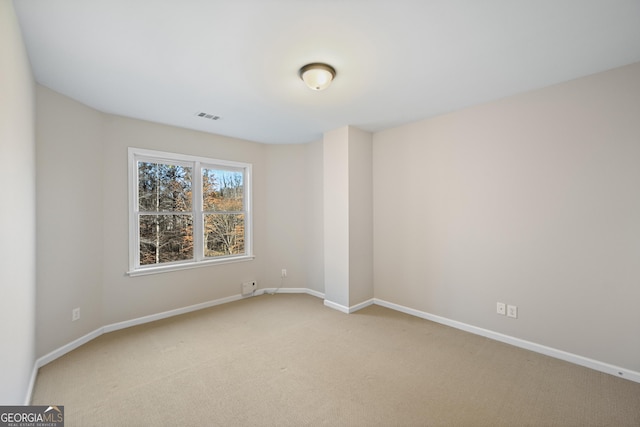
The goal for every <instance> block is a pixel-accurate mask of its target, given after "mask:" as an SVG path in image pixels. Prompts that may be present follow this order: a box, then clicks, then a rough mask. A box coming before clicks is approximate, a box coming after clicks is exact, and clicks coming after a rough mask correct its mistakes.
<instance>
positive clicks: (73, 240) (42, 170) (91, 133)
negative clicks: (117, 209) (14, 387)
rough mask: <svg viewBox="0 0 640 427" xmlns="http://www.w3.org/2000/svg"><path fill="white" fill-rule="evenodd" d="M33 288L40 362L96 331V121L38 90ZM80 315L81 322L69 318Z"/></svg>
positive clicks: (98, 117) (99, 172)
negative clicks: (75, 311)
mask: <svg viewBox="0 0 640 427" xmlns="http://www.w3.org/2000/svg"><path fill="white" fill-rule="evenodd" d="M36 95H37V130H36V137H37V141H38V142H37V168H38V179H37V201H38V203H37V239H38V250H37V254H38V261H37V267H38V280H37V282H38V286H37V307H38V310H37V313H36V318H37V329H36V342H37V346H36V351H37V354H38V355H39V356H42V355H44V354H46V353H48V352H50V351H51V350H54V349H56V348H58V347H59V346H60V345H61V344H66V343H69V342H71V341H73V340H74V339H76V338H78V337H81V336H83V335H85V334H87V333H89V332H91V331H93V330H95V329H96V328H98V327H100V326H102V325H103V323H102V321H103V319H102V259H103V247H102V235H103V221H102V217H103V205H102V188H103V182H102V178H103V165H102V156H103V150H102V126H103V115H102V114H100V113H98V112H97V111H95V110H92V109H90V108H88V107H85V106H84V105H82V104H79V103H77V102H75V101H72V100H71V99H68V98H65V97H63V96H60V95H59V94H57V93H56V92H53V91H51V90H49V89H47V88H44V87H42V86H39V85H38V86H37V92H36ZM76 307H79V308H80V320H79V321H75V322H72V321H71V312H72V310H73V309H74V308H76Z"/></svg>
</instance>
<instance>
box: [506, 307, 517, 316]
mask: <svg viewBox="0 0 640 427" xmlns="http://www.w3.org/2000/svg"><path fill="white" fill-rule="evenodd" d="M507 317H513V318H514V319H517V318H518V307H517V306H515V305H508V306H507Z"/></svg>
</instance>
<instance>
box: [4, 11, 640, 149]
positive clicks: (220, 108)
mask: <svg viewBox="0 0 640 427" xmlns="http://www.w3.org/2000/svg"><path fill="white" fill-rule="evenodd" d="M14 4H15V8H16V11H17V14H18V18H19V21H20V24H21V27H22V31H23V34H24V38H25V43H26V46H27V50H28V53H29V57H30V60H31V63H32V67H33V71H34V74H35V78H36V80H37V81H38V82H39V83H41V84H43V85H44V86H47V87H49V88H51V89H53V90H55V91H57V92H60V93H62V94H64V95H67V96H69V97H71V98H74V99H76V100H78V101H80V102H82V103H84V104H86V105H89V106H91V107H93V108H95V109H98V110H100V111H104V112H107V113H113V114H119V115H123V116H128V117H134V118H139V119H144V120H149V121H153V122H160V123H165V124H169V125H174V126H180V127H185V128H190V129H197V130H201V131H205V132H211V133H216V134H221V135H228V136H233V137H238V138H243V139H248V140H252V141H258V142H264V143H304V142H309V141H313V140H317V139H320V138H321V137H322V134H323V133H324V132H326V131H329V130H332V129H335V128H338V127H341V126H343V125H353V126H356V127H359V128H361V129H364V130H368V131H372V132H375V131H378V130H381V129H385V128H388V127H392V126H396V125H400V124H403V123H407V122H411V121H415V120H418V119H422V118H426V117H432V116H435V115H438V114H442V113H446V112H450V111H454V110H458V109H461V108H464V107H467V106H471V105H475V104H479V103H483V102H487V101H491V100H495V99H499V98H503V97H506V96H509V95H513V94H516V93H520V92H524V91H528V90H531V89H536V88H540V87H544V86H548V85H551V84H555V83H559V82H563V81H567V80H570V79H574V78H577V77H581V76H585V75H588V74H593V73H596V72H600V71H604V70H607V69H611V68H615V67H618V66H622V65H626V64H630V63H633V62H638V61H640V0H483V1H480V0H386V1H379V0H324V1H321V0H46V1H44V0H16V1H15V2H14ZM309 62H326V63H329V64H331V65H333V66H334V67H335V68H336V70H337V77H336V79H335V81H334V83H333V84H332V85H331V87H329V88H328V89H327V90H325V91H323V92H315V91H311V90H309V89H307V88H306V86H304V83H303V82H302V81H301V80H300V79H299V77H298V69H299V68H300V67H301V66H302V65H305V64H306V63H309ZM201 111H202V112H207V113H211V114H215V115H219V116H221V117H222V119H221V120H218V121H211V120H206V119H202V118H198V117H196V116H195V114H196V113H197V112H201Z"/></svg>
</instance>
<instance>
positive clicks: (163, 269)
mask: <svg viewBox="0 0 640 427" xmlns="http://www.w3.org/2000/svg"><path fill="white" fill-rule="evenodd" d="M254 259H255V256H254V255H246V256H241V257H233V258H223V259H215V260H213V259H212V260H206V261H198V262H185V263H179V264H168V265H162V266H157V267H144V268H139V269H137V270H129V271H127V275H128V276H131V277H135V276H146V275H149V274H160V273H168V272H171V271H179V270H190V269H192V268H200V267H211V266H212V265H220V264H233V263H236V262H246V261H253V260H254Z"/></svg>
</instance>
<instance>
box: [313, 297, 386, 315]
mask: <svg viewBox="0 0 640 427" xmlns="http://www.w3.org/2000/svg"><path fill="white" fill-rule="evenodd" d="M372 304H374V299H373V298H371V299H370V300H367V301H364V302H361V303H360V304H356V305H352V306H351V307H347V306H344V305H342V304H338V303H336V302H333V301H329V300H327V299H325V300H324V305H325V306H327V307H329V308H333V309H334V310H338V311H341V312H343V313H346V314H351V313H355V312H356V311H358V310H362V309H363V308H365V307H368V306H370V305H372Z"/></svg>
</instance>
